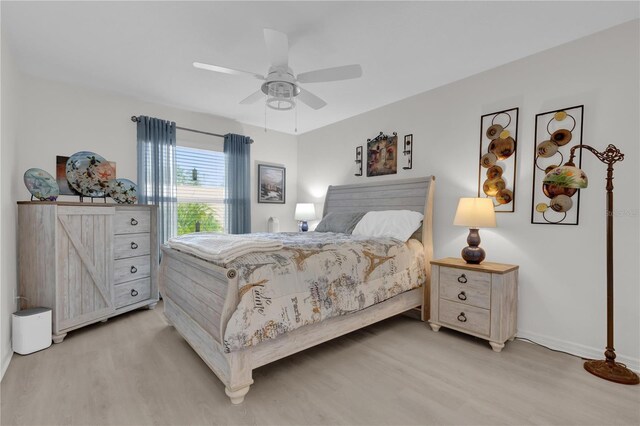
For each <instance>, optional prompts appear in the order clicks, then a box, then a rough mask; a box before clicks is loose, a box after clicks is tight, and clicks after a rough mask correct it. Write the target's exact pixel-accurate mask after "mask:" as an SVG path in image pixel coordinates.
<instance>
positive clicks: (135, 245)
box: [131, 241, 138, 250]
mask: <svg viewBox="0 0 640 426" xmlns="http://www.w3.org/2000/svg"><path fill="white" fill-rule="evenodd" d="M137 248H138V244H136V243H135V242H133V241H131V249H133V250H135V249H137Z"/></svg>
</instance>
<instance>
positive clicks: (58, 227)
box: [18, 202, 158, 343]
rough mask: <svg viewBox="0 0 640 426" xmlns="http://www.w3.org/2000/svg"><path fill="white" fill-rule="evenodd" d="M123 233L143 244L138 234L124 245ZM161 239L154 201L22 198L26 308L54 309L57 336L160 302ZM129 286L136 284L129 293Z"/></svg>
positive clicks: (21, 269)
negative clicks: (131, 203)
mask: <svg viewBox="0 0 640 426" xmlns="http://www.w3.org/2000/svg"><path fill="white" fill-rule="evenodd" d="M133 224H135V225H133ZM138 225H140V226H138ZM124 240H131V241H134V242H135V244H136V245H137V246H139V247H140V249H141V250H137V249H132V248H131V247H132V245H131V241H129V245H128V247H129V249H128V250H118V249H119V247H121V242H122V241H124ZM157 244H158V243H157V240H156V208H155V207H154V206H146V205H134V206H121V205H115V204H87V203H47V202H19V203H18V271H19V288H20V296H21V299H20V301H21V308H23V309H27V308H31V307H37V306H44V307H48V308H51V309H52V310H53V324H52V333H53V341H54V342H55V343H59V342H61V341H62V340H63V339H64V337H65V336H66V334H67V332H69V331H71V330H74V329H77V328H80V327H83V326H85V325H88V324H92V323H95V322H98V321H105V320H106V319H108V318H110V317H112V316H115V315H119V314H121V313H123V312H127V311H130V310H132V309H136V308H140V307H142V306H148V307H150V308H153V307H155V305H156V303H157V302H158V287H157V265H158V246H157ZM141 278H145V279H142V280H141ZM125 286H126V287H127V288H128V287H131V289H129V290H128V294H129V297H128V299H127V300H126V301H123V300H122V299H123V298H122V294H123V289H124V288H125ZM131 293H133V294H135V295H136V296H135V297H134V296H131Z"/></svg>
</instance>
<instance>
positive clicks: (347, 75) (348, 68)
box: [298, 65, 362, 83]
mask: <svg viewBox="0 0 640 426" xmlns="http://www.w3.org/2000/svg"><path fill="white" fill-rule="evenodd" d="M361 76H362V67H361V66H360V65H343V66H341V67H334V68H325V69H323V70H316V71H309V72H303V73H302V74H298V81H299V82H300V83H321V82H325V81H339V80H350V79H352V78H359V77H361Z"/></svg>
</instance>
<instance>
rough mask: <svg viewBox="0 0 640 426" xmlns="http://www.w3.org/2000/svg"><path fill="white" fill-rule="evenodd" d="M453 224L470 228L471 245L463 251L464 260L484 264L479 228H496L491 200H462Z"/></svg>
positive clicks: (468, 242)
mask: <svg viewBox="0 0 640 426" xmlns="http://www.w3.org/2000/svg"><path fill="white" fill-rule="evenodd" d="M453 224H454V225H457V226H467V227H468V228H469V236H468V237H467V244H469V245H468V246H467V247H465V248H463V249H462V252H461V255H462V258H463V259H464V260H465V261H466V262H467V263H472V264H478V263H480V262H482V261H483V260H484V258H485V255H486V254H485V252H484V250H483V249H482V248H481V247H480V233H479V232H478V228H495V227H496V212H495V210H494V207H493V202H492V201H491V199H489V198H460V201H459V202H458V208H457V209H456V216H455V218H454V219H453Z"/></svg>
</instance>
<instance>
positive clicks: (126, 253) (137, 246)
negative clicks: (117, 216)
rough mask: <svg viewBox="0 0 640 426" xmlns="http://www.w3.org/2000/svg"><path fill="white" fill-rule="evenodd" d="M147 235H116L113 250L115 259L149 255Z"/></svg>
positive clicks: (149, 242) (149, 244)
mask: <svg viewBox="0 0 640 426" xmlns="http://www.w3.org/2000/svg"><path fill="white" fill-rule="evenodd" d="M149 238H150V236H149V234H128V235H116V236H115V237H114V243H113V247H114V248H113V250H114V257H115V259H124V258H128V257H134V256H144V255H147V254H149V253H151V247H150V246H151V241H150V239H149Z"/></svg>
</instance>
